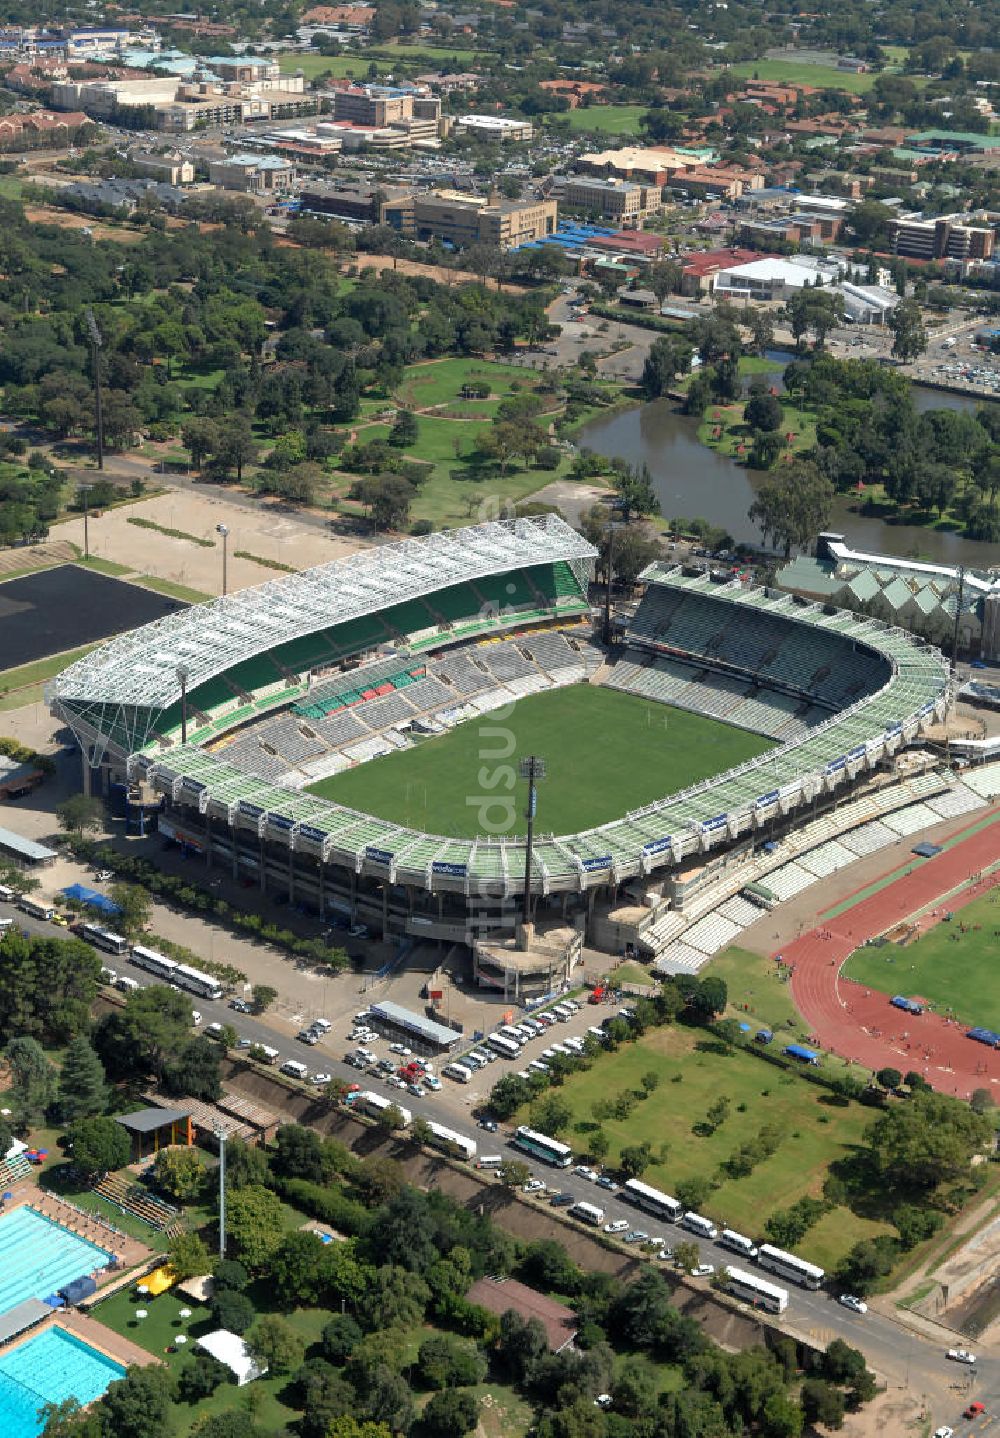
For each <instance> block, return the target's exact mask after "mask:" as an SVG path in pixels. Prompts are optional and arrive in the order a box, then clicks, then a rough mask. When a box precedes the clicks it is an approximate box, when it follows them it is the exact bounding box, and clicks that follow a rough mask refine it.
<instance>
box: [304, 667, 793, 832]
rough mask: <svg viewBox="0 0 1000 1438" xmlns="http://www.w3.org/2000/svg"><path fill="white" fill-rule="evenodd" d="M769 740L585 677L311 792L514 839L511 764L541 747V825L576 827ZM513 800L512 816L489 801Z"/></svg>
mask: <svg viewBox="0 0 1000 1438" xmlns="http://www.w3.org/2000/svg"><path fill="white" fill-rule="evenodd" d="M772 747H773V746H772V744H771V742H770V741H769V740H767V739H763V738H761V737H760V736H759V735H757V734H748V733H746V732H745V731H743V730H742V729H734V728H732V726H730V725H726V724H720V723H719V722H718V721H717V720H714V719H705V718H702V717H701V716H700V715H697V714H689V713H687V712H685V711H684V710H680V709H670V708H668V707H667V706H666V705H664V704H653V703H650V702H649V701H648V700H645V699H640V698H638V697H637V696H636V695H633V694H621V693H619V692H617V691H616V690H613V689H599V688H591V687H590V686H589V685H585V684H582V685H573V686H572V687H570V688H568V689H558V690H555V691H553V692H551V693H548V694H532V695H530V696H529V697H528V698H526V699H521V700H519V701H518V702H517V704H515V705H514V706H513V708H512V709H511V710H510V711H509V712H508V711H506V710H500V711H498V713H495V714H487V715H485V716H484V717H483V718H481V719H476V720H470V721H469V722H467V723H465V724H461V725H459V727H458V728H457V729H453V730H451V731H450V732H449V733H448V734H444V735H441V736H439V737H436V738H432V739H425V740H422V741H420V742H419V743H418V745H417V747H416V748H414V749H410V750H408V751H405V752H402V753H397V754H389V755H386V756H385V758H382V759H375V760H373V761H372V762H370V763H368V764H362V765H360V766H359V767H358V768H356V769H352V770H350V771H348V772H347V773H345V774H336V775H334V776H333V777H332V778H330V779H324V780H323V781H322V782H321V783H319V784H315V785H313V786H312V792H313V793H314V794H320V795H322V796H323V797H324V798H326V799H333V800H335V801H336V802H337V803H338V804H345V805H347V806H348V807H350V808H355V809H363V810H364V811H365V812H366V813H370V814H377V815H379V816H380V817H381V818H384V819H390V820H392V821H393V822H395V823H399V824H406V825H409V826H412V827H413V828H418V829H424V830H429V831H431V832H433V833H436V834H447V835H450V836H454V837H463V838H474V837H475V836H476V835H477V834H483V833H487V832H491V833H493V832H495V833H503V834H506V835H508V836H509V835H513V834H520V833H522V832H523V829H524V821H523V818H522V814H523V810H524V807H525V789H526V786H525V785H524V784H523V783H522V782H520V781H519V780H518V781H517V782H515V781H514V774H515V772H516V766H517V759H518V757H519V756H520V755H522V754H537V755H539V756H540V757H541V758H543V759H544V760H545V763H546V767H547V777H546V779H545V780H544V781H543V782H542V784H541V785H540V786H539V794H538V818H537V823H536V832H537V833H539V834H543V833H555V834H571V833H576V832H577V831H579V830H581V829H589V828H592V827H593V826H594V825H596V824H604V823H606V822H607V821H608V820H609V819H617V818H620V817H621V815H622V814H624V813H626V812H627V811H628V810H629V809H635V808H638V807H640V806H641V805H643V804H648V803H650V802H651V801H652V800H654V799H659V798H662V797H663V796H664V795H665V794H672V793H675V792H676V791H678V790H679V789H684V788H686V787H687V786H688V785H690V784H695V783H697V782H698V781H699V780H701V779H706V778H708V777H709V776H710V775H712V774H718V773H721V772H722V771H724V770H726V769H731V768H732V767H733V766H734V765H736V764H741V763H743V761H744V760H746V759H752V758H753V757H754V756H755V755H757V754H762V753H764V752H765V751H766V750H767V749H770V748H772ZM510 798H513V801H514V802H513V805H512V806H511V807H512V810H513V814H514V816H516V817H514V819H513V822H512V823H511V822H509V821H507V820H505V816H504V813H503V810H502V807H501V804H500V803H497V802H496V801H505V800H508V799H510ZM490 800H493V801H494V806H493V808H492V809H490V808H488V807H487V805H488V803H489V801H490ZM494 826H495V827H494Z"/></svg>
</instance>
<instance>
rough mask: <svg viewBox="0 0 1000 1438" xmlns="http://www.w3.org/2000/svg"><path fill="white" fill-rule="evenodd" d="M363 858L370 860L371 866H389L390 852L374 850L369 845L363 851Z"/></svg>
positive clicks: (390, 860) (388, 850)
mask: <svg viewBox="0 0 1000 1438" xmlns="http://www.w3.org/2000/svg"><path fill="white" fill-rule="evenodd" d="M365 858H366V859H371V861H372V863H373V864H391V863H392V850H391V849H376V848H375V847H374V846H373V845H371V844H369V845H368V847H367V848H366V849H365Z"/></svg>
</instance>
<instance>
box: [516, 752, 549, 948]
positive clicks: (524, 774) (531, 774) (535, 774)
mask: <svg viewBox="0 0 1000 1438" xmlns="http://www.w3.org/2000/svg"><path fill="white" fill-rule="evenodd" d="M520 771H521V778H522V779H527V781H528V808H527V811H526V813H525V818H526V819H527V821H528V842H527V844H526V845H525V850H524V922H525V923H526V924H530V923H531V848H532V844H533V842H534V837H535V810H536V809H537V807H538V795H537V792H536V789H535V785H536V784H537V783H538V781H539V780H540V779H544V778H545V760H544V759H539V758H538V756H537V754H529V755H528V756H527V757H526V758H524V759H522V760H521V761H520Z"/></svg>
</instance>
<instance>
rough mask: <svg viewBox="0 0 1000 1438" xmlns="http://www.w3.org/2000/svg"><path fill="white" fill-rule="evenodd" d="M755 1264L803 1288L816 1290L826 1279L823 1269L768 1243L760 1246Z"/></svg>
mask: <svg viewBox="0 0 1000 1438" xmlns="http://www.w3.org/2000/svg"><path fill="white" fill-rule="evenodd" d="M757 1262H758V1263H759V1264H760V1266H761V1268H769V1269H770V1270H771V1272H772V1273H777V1274H779V1275H780V1276H781V1277H782V1278H790V1279H791V1280H792V1282H793V1283H801V1285H802V1287H803V1288H818V1287H819V1286H820V1284H821V1283H822V1282H823V1279H824V1278H825V1277H826V1274H825V1273H824V1272H823V1269H822V1268H817V1267H816V1265H815V1263H807V1262H806V1261H805V1259H804V1258H796V1257H795V1254H794V1253H786V1252H785V1251H784V1249H782V1248H775V1247H774V1245H773V1244H770V1243H762V1244H761V1246H760V1249H759V1251H758V1253H757Z"/></svg>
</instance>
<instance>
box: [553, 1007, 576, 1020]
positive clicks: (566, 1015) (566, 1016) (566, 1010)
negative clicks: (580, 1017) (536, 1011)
mask: <svg viewBox="0 0 1000 1438" xmlns="http://www.w3.org/2000/svg"><path fill="white" fill-rule="evenodd" d="M552 1012H553V1013H554V1014H555V1016H556V1018H557V1019H558V1020H559V1022H560V1023H561V1024H568V1023H569V1021H570V1019H571V1018H572V1017H573V1010H572V1009H571V1008H570V1006H569V1004H556V1005H555V1006H554V1007H553V1009H552Z"/></svg>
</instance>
